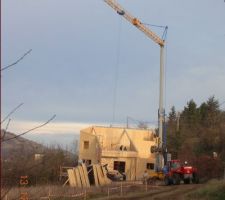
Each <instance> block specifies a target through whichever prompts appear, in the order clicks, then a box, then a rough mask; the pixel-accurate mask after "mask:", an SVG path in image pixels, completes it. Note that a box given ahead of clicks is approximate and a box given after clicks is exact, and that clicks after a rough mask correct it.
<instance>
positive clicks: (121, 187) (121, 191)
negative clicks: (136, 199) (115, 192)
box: [120, 181, 123, 196]
mask: <svg viewBox="0 0 225 200" xmlns="http://www.w3.org/2000/svg"><path fill="white" fill-rule="evenodd" d="M120 196H123V182H122V181H121V184H120Z"/></svg>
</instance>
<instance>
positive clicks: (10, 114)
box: [1, 103, 24, 124]
mask: <svg viewBox="0 0 225 200" xmlns="http://www.w3.org/2000/svg"><path fill="white" fill-rule="evenodd" d="M23 104H24V103H21V104H19V105H18V106H16V107H15V108H14V109H13V110H12V111H11V112H10V113H9V114H8V115H7V116H6V117H5V118H4V119H3V120H2V121H1V124H2V123H3V122H4V121H5V120H6V119H7V118H8V117H9V116H10V115H12V114H13V113H14V112H15V111H16V110H17V109H18V108H20V107H21V106H22V105H23Z"/></svg>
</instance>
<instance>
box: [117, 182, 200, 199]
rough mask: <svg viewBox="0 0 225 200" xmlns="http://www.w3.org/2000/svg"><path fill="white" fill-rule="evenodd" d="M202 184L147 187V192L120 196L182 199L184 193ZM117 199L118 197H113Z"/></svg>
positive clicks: (127, 197) (128, 197)
mask: <svg viewBox="0 0 225 200" xmlns="http://www.w3.org/2000/svg"><path fill="white" fill-rule="evenodd" d="M202 186H203V185H202V184H198V185H195V184H190V185H178V186H158V187H154V188H151V189H149V191H148V192H143V193H135V194H130V195H128V196H126V197H120V198H119V199H123V200H131V199H132V200H134V199H140V200H161V199H163V200H165V199H166V200H170V199H171V200H182V199H184V195H186V194H188V193H189V192H192V191H194V190H196V189H198V188H200V187H202ZM115 199H118V198H115Z"/></svg>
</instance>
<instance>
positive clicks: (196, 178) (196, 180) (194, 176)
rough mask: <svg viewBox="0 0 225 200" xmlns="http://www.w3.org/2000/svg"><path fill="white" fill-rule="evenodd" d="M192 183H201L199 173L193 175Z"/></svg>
mask: <svg viewBox="0 0 225 200" xmlns="http://www.w3.org/2000/svg"><path fill="white" fill-rule="evenodd" d="M192 183H195V184H198V183H199V177H198V174H197V173H194V174H193V179H192Z"/></svg>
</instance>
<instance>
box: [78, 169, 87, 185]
mask: <svg viewBox="0 0 225 200" xmlns="http://www.w3.org/2000/svg"><path fill="white" fill-rule="evenodd" d="M77 168H78V171H79V174H80V180H81V184H82V187H84V188H85V187H86V186H87V185H86V180H85V178H84V172H83V169H82V167H81V166H78V167H77Z"/></svg>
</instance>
